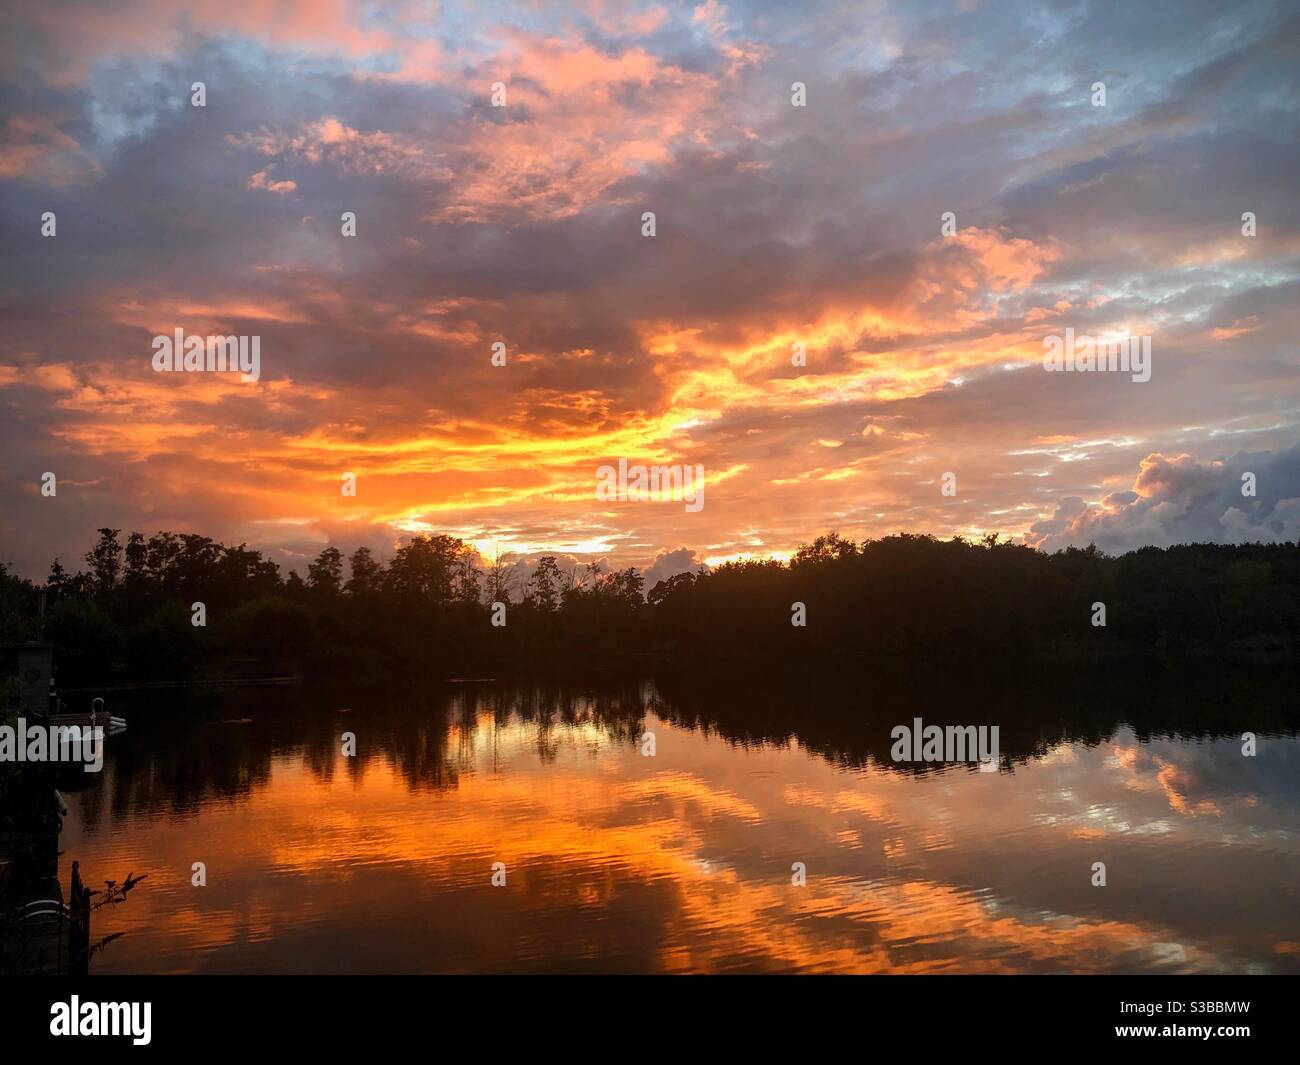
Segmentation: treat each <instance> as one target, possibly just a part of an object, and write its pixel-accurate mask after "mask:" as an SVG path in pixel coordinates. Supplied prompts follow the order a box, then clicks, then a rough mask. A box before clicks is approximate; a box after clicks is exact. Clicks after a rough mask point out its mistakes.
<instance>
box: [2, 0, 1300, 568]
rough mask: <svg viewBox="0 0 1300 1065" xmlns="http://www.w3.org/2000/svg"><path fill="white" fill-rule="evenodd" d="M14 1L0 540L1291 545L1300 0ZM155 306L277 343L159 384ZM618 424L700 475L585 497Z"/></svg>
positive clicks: (1298, 388)
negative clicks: (839, 537)
mask: <svg viewBox="0 0 1300 1065" xmlns="http://www.w3.org/2000/svg"><path fill="white" fill-rule="evenodd" d="M379 7H382V8H383V10H382V11H381V10H377V8H379ZM5 21H6V27H5V33H4V35H3V41H0V100H2V101H3V102H2V104H0V246H2V247H3V249H4V255H3V265H2V266H0V320H2V321H3V329H2V330H0V452H2V453H3V456H4V458H3V463H2V468H0V561H5V562H8V563H10V564H12V565H13V566H14V568H15V569H16V570H17V571H18V572H19V573H22V574H24V575H27V576H31V577H41V576H43V575H44V574H45V573H46V572H47V570H48V567H49V563H50V560H51V558H52V557H53V556H54V555H56V554H58V555H59V556H61V557H62V559H63V560H64V563H65V565H67V566H68V567H69V568H75V567H76V565H78V564H79V563H80V557H81V555H82V554H83V553H84V552H85V551H86V550H87V548H88V547H89V546H90V544H91V542H92V540H93V538H94V530H95V528H97V527H99V526H103V525H109V526H112V527H116V528H121V529H123V530H124V534H125V532H127V531H131V530H138V531H141V532H143V533H145V534H146V535H147V534H150V533H153V532H155V531H157V530H159V529H170V530H173V531H177V532H191V531H192V532H200V533H204V534H207V535H211V536H214V537H216V538H218V539H222V540H224V541H226V542H236V543H237V542H240V541H247V542H248V543H249V544H250V545H252V546H256V547H259V548H263V549H265V550H267V551H268V552H270V553H271V555H272V557H273V558H275V560H276V561H277V562H279V563H281V565H282V566H285V567H292V568H296V569H298V570H299V571H300V572H305V562H306V560H307V559H308V558H310V557H313V556H315V554H316V553H317V552H319V551H320V550H321V548H323V547H325V546H327V545H328V544H330V543H333V544H336V545H337V546H339V547H340V548H341V549H343V550H344V551H345V552H346V551H350V550H351V549H353V548H355V547H356V546H358V545H361V544H367V545H370V546H371V547H373V548H375V549H376V550H377V552H378V553H379V554H381V555H391V553H392V550H393V547H394V545H395V544H396V543H397V542H399V541H400V540H401V539H402V538H404V537H406V536H409V535H412V534H415V533H419V532H425V531H429V532H445V533H450V534H453V535H456V536H460V537H463V538H464V539H466V540H469V541H472V542H474V543H475V544H477V545H479V547H480V549H481V550H484V551H485V552H491V551H492V549H493V547H494V545H499V546H500V548H501V550H502V551H503V552H516V553H517V554H518V555H520V556H521V557H535V556H536V555H537V554H539V553H541V552H543V551H556V552H561V553H565V554H569V555H572V556H573V557H574V558H577V559H580V560H582V561H596V560H604V561H605V562H607V563H608V564H611V565H637V566H640V567H642V568H649V570H650V574H649V579H648V581H647V586H649V585H651V584H653V583H654V581H655V580H657V579H658V578H660V577H663V576H669V575H671V574H672V573H674V572H677V571H680V570H682V569H685V568H689V567H691V566H693V565H695V564H698V563H700V562H706V563H709V564H717V563H719V562H721V561H724V560H726V559H729V558H735V557H738V556H742V555H746V554H758V555H764V554H772V555H776V556H777V557H786V556H787V555H788V553H789V552H790V551H791V550H792V549H793V548H794V547H795V546H796V545H797V544H798V543H800V542H801V541H806V540H810V539H812V538H813V537H814V536H816V535H817V534H819V533H821V532H824V531H827V530H828V529H832V528H834V529H838V530H839V531H840V532H841V533H843V534H845V535H849V536H853V537H855V538H860V537H863V536H881V535H886V534H889V533H893V532H898V531H904V530H906V531H915V532H933V533H935V534H936V535H939V536H942V537H948V536H952V535H957V534H961V535H975V536H978V535H981V534H983V533H986V532H990V531H996V532H1001V533H1004V534H1010V535H1012V536H1014V537H1015V538H1016V539H1017V540H1022V541H1024V542H1028V543H1030V544H1034V545H1037V546H1041V547H1043V548H1045V549H1049V550H1050V549H1055V548H1058V547H1061V546H1064V545H1065V544H1068V543H1077V544H1087V543H1088V542H1090V541H1095V542H1096V543H1097V545H1098V546H1099V547H1102V548H1104V549H1106V550H1110V551H1120V550H1125V549H1128V548H1131V547H1135V546H1140V545H1142V544H1147V543H1152V544H1158V545H1165V544H1169V543H1176V542H1183V541H1188V540H1213V541H1240V540H1295V539H1297V538H1300V376H1298V371H1300V359H1298V357H1297V336H1300V310H1298V308H1300V207H1298V206H1297V196H1296V192H1297V187H1298V186H1300V137H1298V136H1297V134H1298V133H1300V130H1298V129H1297V126H1298V124H1300V123H1298V121H1297V116H1298V115H1300V77H1298V75H1297V71H1298V70H1300V62H1298V60H1300V9H1298V8H1297V6H1296V5H1295V4H1286V3H1276V4H1275V3H1254V4H1250V3H1244V4H1232V5H1225V4H1222V3H1221V2H1218V0H1207V2H1204V3H1201V2H1178V3H1172V2H1171V3H1160V2H1152V3H1136V4H1135V3H1025V4H1021V3H1002V2H992V0H985V2H982V3H981V2H979V0H954V2H951V3H908V4H903V3H898V4H891V3H868V2H863V0H845V2H842V3H816V4H809V5H805V4H782V3H775V2H770V3H767V2H760V3H739V2H735V3H726V4H723V3H718V2H716V0H709V2H708V3H705V4H702V5H698V6H695V5H690V4H687V5H681V6H678V5H671V4H633V3H618V2H612V0H611V2H598V0H591V2H588V3H585V4H573V5H559V4H550V3H525V2H512V3H508V4H469V3H456V4H452V3H445V4H419V5H417V4H394V5H368V4H352V3H345V2H328V0H318V2H303V3H293V2H280V0H277V2H271V0H259V2H245V0H220V2H218V0H201V2H196V3H189V4H172V3H166V2H162V0H153V2H143V3H118V4H113V3H96V4H84V5H83V4H80V3H66V4H57V5H55V4H30V5H15V6H14V7H13V8H12V9H11V10H10V11H9V12H8V13H7V14H6V16H5ZM200 81H201V82H203V83H204V85H205V87H206V106H205V107H194V106H191V86H192V84H193V83H194V82H200ZM497 82H500V83H502V84H504V86H505V91H506V104H505V106H502V107H497V106H493V102H492V94H493V89H492V86H493V84H494V83H497ZM794 82H803V83H804V84H805V85H806V106H804V107H795V106H792V103H791V86H792V83H794ZM1096 82H1102V83H1104V85H1105V91H1106V103H1105V106H1094V105H1093V102H1092V99H1093V95H1094V93H1093V85H1094V83H1096ZM344 211H352V212H355V213H356V217H357V223H356V228H357V234H356V236H355V237H345V236H343V235H342V234H341V232H340V215H341V214H342V212H344ZM645 211H653V212H654V213H655V215H656V225H657V233H656V235H655V236H653V237H647V236H643V235H642V221H641V218H642V213H643V212H645ZM947 211H951V212H954V213H955V215H956V225H957V231H956V233H955V235H953V236H944V235H942V234H941V231H940V226H941V216H942V215H943V213H944V212H947ZM45 212H54V214H55V216H56V219H57V235H56V236H54V237H43V236H42V234H41V225H42V215H43V214H44V213H45ZM1245 212H1252V213H1253V214H1254V215H1255V216H1256V224H1257V232H1256V235H1255V236H1244V235H1243V232H1242V229H1243V223H1242V215H1243V213H1245ZM178 328H181V329H184V331H185V332H186V333H187V334H199V335H206V334H242V335H258V336H260V337H261V379H260V380H259V381H257V382H256V383H244V382H241V381H240V380H239V379H238V377H237V376H234V375H230V374H218V373H194V374H158V373H155V372H154V371H153V368H152V365H151V359H152V355H153V347H152V341H153V338H154V336H155V335H159V334H164V335H171V334H173V333H174V331H175V330H176V329H178ZM1067 328H1069V329H1073V330H1074V331H1075V333H1077V334H1089V335H1093V336H1099V337H1100V336H1114V337H1118V336H1126V335H1134V336H1150V337H1151V338H1152V339H1151V347H1152V373H1151V380H1150V381H1149V382H1147V383H1135V382H1134V381H1132V380H1131V377H1130V375H1128V374H1121V373H1092V374H1062V373H1048V372H1046V371H1045V370H1044V368H1043V365H1042V357H1043V350H1044V349H1043V339H1044V337H1047V336H1050V335H1063V334H1064V333H1065V330H1066V329H1067ZM496 341H502V342H504V343H505V344H506V346H507V351H508V357H507V364H506V365H505V366H504V367H502V366H493V365H492V362H491V348H492V345H493V343H494V342H496ZM795 343H802V344H803V345H805V348H806V352H807V365H806V366H804V367H798V366H794V365H792V363H791V350H792V345H793V344H795ZM620 458H626V459H627V460H628V461H629V462H631V463H645V464H650V463H665V464H675V463H680V464H683V465H691V466H694V465H697V464H698V465H702V466H703V467H704V470H705V484H706V489H705V505H704V506H703V508H702V509H701V510H699V511H698V512H697V513H691V512H688V511H687V509H686V508H685V507H684V506H683V504H682V503H681V502H680V501H678V502H635V501H631V502H612V503H610V502H599V501H598V500H597V499H596V495H595V489H596V483H597V479H596V470H597V468H598V467H599V466H601V465H602V464H605V463H611V464H617V462H618V460H619V459H620ZM47 471H49V472H54V473H55V474H56V476H57V478H58V481H57V484H58V491H57V495H56V496H55V497H53V498H47V497H43V496H42V494H41V491H40V484H41V477H42V474H43V473H45V472H47ZM345 472H354V473H355V474H356V475H357V494H356V497H355V498H350V497H345V496H343V495H342V494H341V493H340V478H341V475H342V474H343V473H345ZM945 472H952V473H954V474H955V475H956V484H957V491H956V494H955V495H954V496H952V497H946V496H944V495H942V494H941V491H940V480H941V477H942V475H943V474H944V473H945ZM1243 472H1252V473H1254V474H1255V475H1256V480H1257V494H1256V495H1255V496H1253V497H1243V495H1242V492H1241V474H1242V473H1243Z"/></svg>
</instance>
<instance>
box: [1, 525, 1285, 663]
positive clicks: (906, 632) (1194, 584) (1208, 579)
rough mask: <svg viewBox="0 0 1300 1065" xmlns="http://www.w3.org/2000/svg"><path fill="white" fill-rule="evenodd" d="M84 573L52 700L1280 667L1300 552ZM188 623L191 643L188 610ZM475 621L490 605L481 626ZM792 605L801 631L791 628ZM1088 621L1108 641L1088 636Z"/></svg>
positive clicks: (410, 553) (1225, 549) (14, 614)
mask: <svg viewBox="0 0 1300 1065" xmlns="http://www.w3.org/2000/svg"><path fill="white" fill-rule="evenodd" d="M85 565H86V568H85V569H84V570H79V571H77V572H76V573H69V572H68V571H67V570H66V569H65V568H64V567H63V565H62V564H61V563H60V562H59V561H58V560H55V562H54V564H53V565H52V567H51V570H50V575H49V577H48V579H47V580H46V582H45V584H44V586H43V587H44V591H45V593H46V606H47V609H46V616H45V621H44V633H43V635H44V638H45V639H47V640H49V641H51V642H53V643H54V644H55V645H56V647H57V659H56V661H57V663H58V668H59V680H60V684H61V685H64V686H69V685H72V684H75V683H78V682H108V681H111V680H114V679H116V680H122V681H126V680H129V681H154V680H187V679H195V678H198V677H213V676H225V677H231V676H234V677H239V676H247V677H259V676H274V675H283V674H286V673H306V674H309V675H338V676H342V677H349V678H351V679H355V680H361V681H374V680H383V679H384V678H385V677H387V676H391V675H393V674H394V673H396V672H400V673H401V674H403V675H404V676H410V675H412V674H415V675H428V676H435V677H443V676H492V675H498V674H502V673H509V672H513V671H537V670H552V669H557V670H570V669H590V668H596V669H609V668H617V667H619V666H621V665H637V666H639V667H642V668H644V667H645V666H646V665H648V664H650V663H652V662H657V663H661V664H666V665H668V666H670V667H677V666H682V667H688V668H698V667H701V666H709V665H714V664H724V665H727V664H729V665H731V666H734V667H738V668H748V667H752V666H758V665H761V666H763V667H764V668H781V667H785V666H788V667H791V668H793V669H806V668H811V667H813V666H814V665H816V664H818V663H822V662H826V661H828V660H833V661H836V662H841V663H842V662H845V661H849V662H852V661H857V660H863V661H867V662H880V661H886V660H893V659H900V658H901V659H908V660H916V659H920V658H923V657H929V656H934V657H933V659H932V660H933V661H936V662H938V661H942V660H943V659H944V658H949V657H954V656H962V657H964V656H971V655H975V656H982V657H987V656H994V655H997V656H1004V657H1006V658H1007V659H1008V660H1016V659H1018V660H1024V659H1026V658H1027V657H1029V656H1035V657H1038V658H1045V657H1092V656H1098V655H1100V656H1103V657H1108V658H1109V657H1116V656H1132V657H1141V656H1145V655H1150V654H1170V655H1185V654H1189V653H1192V654H1208V655H1228V654H1232V655H1239V654H1254V655H1258V656H1266V657H1271V658H1294V657H1296V655H1297V652H1298V650H1300V544H1245V545H1234V546H1225V545H1213V544H1192V545H1186V546H1179V547H1171V548H1163V549H1161V548H1143V549H1141V550H1139V551H1134V552H1130V553H1128V554H1125V555H1121V556H1118V557H1110V556H1107V555H1105V554H1103V553H1101V552H1099V551H1097V550H1095V549H1094V548H1091V547H1090V548H1088V549H1085V550H1079V549H1075V548H1071V549H1068V550H1065V551H1060V552H1057V553H1056V554H1051V555H1048V554H1044V553H1042V552H1039V551H1035V550H1033V549H1031V548H1028V547H1025V546H1022V545H1015V544H1011V543H1006V542H999V541H998V540H997V538H996V537H992V536H990V537H986V538H985V539H984V540H983V541H981V542H978V543H972V542H968V541H965V540H961V539H956V540H951V541H940V540H937V539H935V538H933V537H929V536H914V535H899V536H890V537H885V538H883V539H879V540H866V541H863V542H861V543H855V542H854V541H852V540H848V539H845V538H843V537H840V536H838V535H837V534H835V533H829V534H827V535H824V536H821V537H818V538H817V539H816V540H815V541H814V542H813V543H811V544H806V545H804V546H802V547H800V548H799V550H798V551H797V552H796V553H795V555H794V556H793V558H791V559H790V561H789V562H788V563H783V562H776V561H761V560H755V561H742V562H735V563H729V564H726V565H723V566H719V567H717V568H716V569H714V570H712V571H708V572H706V571H704V570H702V569H701V570H700V571H698V572H692V573H681V574H678V575H676V576H674V577H672V578H670V579H668V580H665V581H660V582H659V583H658V584H656V585H655V586H654V587H653V588H650V589H646V588H645V587H644V578H643V577H642V575H641V574H640V573H639V572H638V571H637V570H636V569H624V570H618V571H613V572H603V571H602V570H601V569H600V568H599V567H598V566H585V567H577V568H569V567H565V566H564V565H562V564H561V561H560V560H559V559H558V558H557V557H556V556H551V555H548V556H544V557H543V558H541V559H540V560H539V561H538V563H537V564H536V566H535V567H533V569H532V572H531V575H530V576H529V577H528V579H527V580H526V581H523V580H520V579H519V571H518V570H517V569H515V568H512V567H511V566H509V565H503V564H501V563H500V562H499V561H497V562H493V563H489V564H488V565H487V566H486V568H483V567H482V560H481V559H479V557H478V556H477V555H476V554H475V552H474V551H473V549H472V548H470V547H469V546H468V545H467V544H465V543H464V542H462V541H461V540H458V539H456V538H454V537H450V536H421V537H416V538H413V539H411V540H410V541H409V542H408V543H406V544H405V545H403V546H402V547H401V548H400V549H398V551H397V552H396V555H395V557H394V558H393V559H392V560H391V561H389V562H388V563H387V564H384V563H382V562H380V561H379V560H378V559H376V558H375V557H374V556H373V555H372V553H371V552H370V551H369V550H368V549H366V548H359V549H358V550H357V551H355V552H353V553H352V555H351V557H350V558H348V559H347V560H346V561H345V559H344V558H343V556H342V554H341V553H340V552H339V551H338V550H337V549H336V548H333V547H329V548H326V549H325V550H323V551H322V552H321V553H320V555H319V556H318V557H317V558H316V560H315V561H314V562H312V563H311V564H310V566H309V567H308V572H307V577H306V579H305V580H304V579H302V578H301V577H299V575H298V574H297V573H296V572H290V573H289V574H288V575H287V576H284V575H282V574H281V572H280V569H279V567H278V566H277V565H276V564H275V563H273V562H271V561H270V560H269V559H267V558H265V557H264V556H263V555H262V554H261V553H260V552H258V551H255V550H252V549H250V548H248V547H247V546H245V545H242V544H241V545H239V546H237V547H227V546H225V545H223V544H220V543H217V542H215V541H213V540H211V539H209V538H208V537H204V536H198V535H192V534H175V533H167V532H160V533H157V534H156V535H154V536H151V537H149V538H148V539H146V538H145V537H144V536H142V535H141V534H139V533H132V534H130V535H129V536H128V537H127V539H126V541H125V543H123V542H122V541H121V539H120V530H116V529H101V530H99V540H98V542H97V543H96V544H95V546H94V547H93V548H92V549H91V550H90V551H89V552H88V553H87V554H86V556H85ZM40 591H41V588H40V587H38V586H36V585H34V584H33V583H32V582H30V581H27V580H24V579H21V578H19V577H17V576H15V575H13V574H11V573H9V572H8V571H7V570H5V569H4V568H3V567H0V641H6V642H7V641H15V640H24V639H33V638H35V637H36V636H37V634H38V625H39V622H38V613H39V601H40ZM199 603H201V604H203V607H202V613H203V615H204V616H203V618H202V620H203V621H204V624H203V625H196V624H195V620H196V607H195V604H199ZM494 603H505V604H506V607H505V611H504V621H505V624H504V625H501V624H496V625H494V624H493V620H494V617H495V619H496V620H497V621H498V622H500V621H501V620H502V612H501V611H500V609H497V610H496V611H495V613H494V608H493V604H494ZM798 603H801V604H803V611H802V613H803V614H804V615H806V624H804V625H802V626H800V625H796V624H792V622H793V621H795V620H797V619H798V615H799V613H800V611H798V609H797V608H796V606H795V604H798ZM1097 603H1103V604H1104V605H1105V612H1106V625H1105V626H1104V627H1099V626H1096V625H1094V623H1093V621H1094V617H1095V616H1096V610H1095V607H1094V604H1097Z"/></svg>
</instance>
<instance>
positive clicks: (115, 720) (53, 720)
mask: <svg viewBox="0 0 1300 1065" xmlns="http://www.w3.org/2000/svg"><path fill="white" fill-rule="evenodd" d="M59 708H60V712H59V713H54V714H50V715H49V717H48V719H47V720H48V722H49V724H51V725H54V726H55V727H56V728H57V727H58V726H60V725H64V726H72V725H77V726H80V727H81V728H95V727H99V728H102V729H103V730H104V732H105V734H106V735H109V736H116V735H117V734H118V733H119V732H125V731H126V718H122V717H117V716H115V715H113V714H110V713H108V712H107V711H106V710H105V709H104V700H103V699H100V698H95V699H93V700H91V703H90V710H89V711H88V712H82V713H68V712H65V711H63V709H62V708H63V702H62V700H60V701H59Z"/></svg>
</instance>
